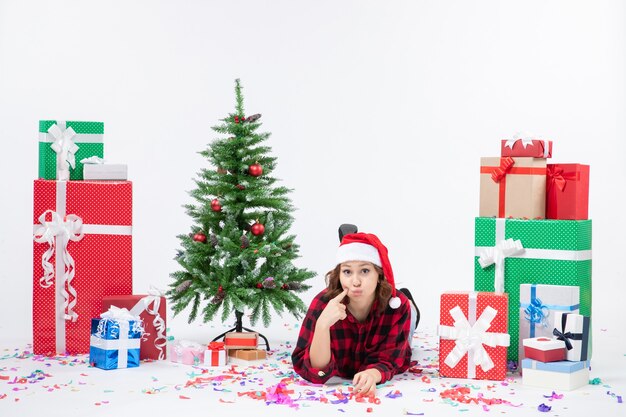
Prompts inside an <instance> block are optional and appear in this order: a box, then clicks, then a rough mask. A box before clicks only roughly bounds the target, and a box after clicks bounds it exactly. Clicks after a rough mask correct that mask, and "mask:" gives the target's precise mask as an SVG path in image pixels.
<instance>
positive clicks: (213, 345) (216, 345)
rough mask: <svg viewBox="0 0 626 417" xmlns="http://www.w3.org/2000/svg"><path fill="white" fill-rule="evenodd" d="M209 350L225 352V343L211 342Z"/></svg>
mask: <svg viewBox="0 0 626 417" xmlns="http://www.w3.org/2000/svg"><path fill="white" fill-rule="evenodd" d="M208 349H209V350H224V349H225V348H224V342H211V343H209V346H208Z"/></svg>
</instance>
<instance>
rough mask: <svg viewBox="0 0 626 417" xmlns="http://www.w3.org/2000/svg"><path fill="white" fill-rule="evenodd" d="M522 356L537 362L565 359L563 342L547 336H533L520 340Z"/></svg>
mask: <svg viewBox="0 0 626 417" xmlns="http://www.w3.org/2000/svg"><path fill="white" fill-rule="evenodd" d="M522 344H523V345H524V357H526V358H528V359H532V360H535V361H539V362H557V361H564V360H565V352H566V349H565V342H564V341H562V340H559V339H555V338H549V337H533V338H532V339H524V340H522Z"/></svg>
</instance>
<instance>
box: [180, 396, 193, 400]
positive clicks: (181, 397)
mask: <svg viewBox="0 0 626 417" xmlns="http://www.w3.org/2000/svg"><path fill="white" fill-rule="evenodd" d="M178 399H179V400H191V398H190V397H185V396H184V395H179V396H178Z"/></svg>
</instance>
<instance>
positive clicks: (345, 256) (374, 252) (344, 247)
mask: <svg viewBox="0 0 626 417" xmlns="http://www.w3.org/2000/svg"><path fill="white" fill-rule="evenodd" d="M336 260H337V264H341V263H343V262H348V261H365V262H371V263H373V264H374V265H376V266H379V267H380V268H382V270H383V274H384V275H385V279H386V280H387V282H388V283H389V284H391V298H390V299H389V306H390V307H391V308H398V307H400V298H398V297H397V296H396V284H395V282H394V280H393V270H392V269H391V263H390V262H389V255H388V254H387V248H386V247H385V245H383V244H382V242H381V241H380V239H378V237H376V235H373V234H370V233H351V234H349V235H345V236H344V237H343V239H341V244H340V245H339V248H338V249H337V257H336Z"/></svg>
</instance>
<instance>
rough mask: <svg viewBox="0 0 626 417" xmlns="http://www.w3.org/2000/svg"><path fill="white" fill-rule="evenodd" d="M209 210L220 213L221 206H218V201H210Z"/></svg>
mask: <svg viewBox="0 0 626 417" xmlns="http://www.w3.org/2000/svg"><path fill="white" fill-rule="evenodd" d="M211 210H213V211H222V205H221V204H220V200H218V199H217V198H215V199H213V200H211Z"/></svg>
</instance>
